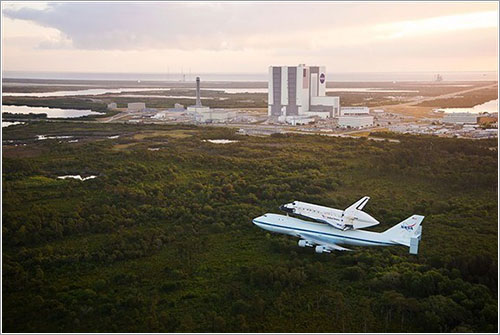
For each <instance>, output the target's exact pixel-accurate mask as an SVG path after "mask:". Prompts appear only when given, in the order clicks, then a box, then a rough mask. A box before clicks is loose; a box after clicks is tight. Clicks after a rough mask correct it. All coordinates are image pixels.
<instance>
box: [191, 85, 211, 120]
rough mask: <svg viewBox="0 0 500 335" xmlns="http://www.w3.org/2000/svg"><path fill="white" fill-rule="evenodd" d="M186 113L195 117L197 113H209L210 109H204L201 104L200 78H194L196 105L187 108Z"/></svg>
mask: <svg viewBox="0 0 500 335" xmlns="http://www.w3.org/2000/svg"><path fill="white" fill-rule="evenodd" d="M187 111H188V112H189V113H192V114H194V115H196V114H197V113H206V112H209V111H210V107H205V106H203V105H202V104H201V97H200V77H196V104H194V105H192V106H188V108H187Z"/></svg>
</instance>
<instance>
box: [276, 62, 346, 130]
mask: <svg viewBox="0 0 500 335" xmlns="http://www.w3.org/2000/svg"><path fill="white" fill-rule="evenodd" d="M339 108H340V101H339V97H330V96H326V69H325V67H324V66H306V65H305V64H300V65H298V66H270V67H269V82H268V116H269V117H271V118H274V119H276V120H278V121H280V122H289V121H291V120H292V119H293V120H296V119H297V116H303V117H312V116H318V117H321V118H333V117H336V116H338V115H339Z"/></svg>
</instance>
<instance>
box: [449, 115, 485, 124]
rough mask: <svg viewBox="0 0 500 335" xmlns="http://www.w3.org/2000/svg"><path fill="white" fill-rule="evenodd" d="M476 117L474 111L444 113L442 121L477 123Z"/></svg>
mask: <svg viewBox="0 0 500 335" xmlns="http://www.w3.org/2000/svg"><path fill="white" fill-rule="evenodd" d="M477 117H478V115H477V114H476V113H446V114H444V117H443V123H455V124H467V123H469V124H474V123H477Z"/></svg>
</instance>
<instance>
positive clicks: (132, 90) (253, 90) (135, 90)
mask: <svg viewBox="0 0 500 335" xmlns="http://www.w3.org/2000/svg"><path fill="white" fill-rule="evenodd" d="M170 90H172V88H165V87H149V88H133V87H124V88H96V89H86V90H75V91H55V92H32V93H18V92H5V93H3V95H4V96H6V97H8V96H11V97H37V98H47V97H66V96H84V95H92V96H95V95H103V94H121V93H140V92H147V91H170ZM186 90H189V89H184V91H186ZM203 90H204V91H221V92H224V93H229V94H234V93H265V94H267V88H219V89H203ZM189 91H193V92H194V90H189ZM326 92H355V93H416V92H418V90H398V89H384V88H376V87H369V88H352V87H345V88H344V87H339V88H327V89H326ZM121 96H122V97H131V98H132V97H133V98H148V97H157V98H187V99H189V98H191V99H194V98H195V96H183V95H175V94H172V95H164V96H157V95H156V96H154V95H147V94H142V95H139V94H124V95H121ZM202 99H208V98H206V97H205V98H203V97H202Z"/></svg>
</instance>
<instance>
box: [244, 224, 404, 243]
mask: <svg viewBox="0 0 500 335" xmlns="http://www.w3.org/2000/svg"><path fill="white" fill-rule="evenodd" d="M252 221H253V222H254V223H259V224H263V225H268V226H274V227H278V228H285V229H289V230H299V231H303V232H307V233H314V234H320V235H327V236H335V237H340V238H346V239H351V240H358V241H363V242H370V243H377V244H383V245H397V244H396V243H388V242H379V241H374V240H366V239H363V238H357V237H350V236H345V235H336V234H331V233H324V232H320V231H316V230H309V229H303V228H292V227H287V226H280V225H277V224H274V223H267V222H262V221H257V220H255V219H254V220H252ZM339 243H340V242H339Z"/></svg>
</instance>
